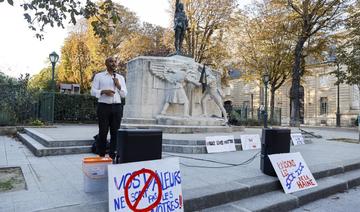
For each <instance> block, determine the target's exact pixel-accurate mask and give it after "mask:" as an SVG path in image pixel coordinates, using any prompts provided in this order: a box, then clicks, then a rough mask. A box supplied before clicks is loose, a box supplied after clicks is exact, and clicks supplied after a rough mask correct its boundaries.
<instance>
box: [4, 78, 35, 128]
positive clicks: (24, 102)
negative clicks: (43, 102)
mask: <svg viewBox="0 0 360 212" xmlns="http://www.w3.org/2000/svg"><path fill="white" fill-rule="evenodd" d="M29 78H30V75H29V74H26V75H21V76H20V78H18V79H17V80H16V81H15V82H12V81H10V82H9V83H6V84H0V90H1V92H0V108H1V112H2V113H3V118H4V119H8V124H14V123H21V124H24V123H26V122H27V121H28V120H29V119H31V118H32V117H34V116H35V115H36V105H35V104H36V95H35V93H34V92H32V91H31V90H29V89H28V83H29ZM6 124H7V123H5V125H6Z"/></svg>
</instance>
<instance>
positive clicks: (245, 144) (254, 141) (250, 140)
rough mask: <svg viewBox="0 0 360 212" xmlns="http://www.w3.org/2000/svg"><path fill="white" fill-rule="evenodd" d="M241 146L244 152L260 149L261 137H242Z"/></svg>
mask: <svg viewBox="0 0 360 212" xmlns="http://www.w3.org/2000/svg"><path fill="white" fill-rule="evenodd" d="M240 139H241V146H242V149H243V150H248V149H259V148H260V147H261V142H260V137H259V135H257V134H254V135H240Z"/></svg>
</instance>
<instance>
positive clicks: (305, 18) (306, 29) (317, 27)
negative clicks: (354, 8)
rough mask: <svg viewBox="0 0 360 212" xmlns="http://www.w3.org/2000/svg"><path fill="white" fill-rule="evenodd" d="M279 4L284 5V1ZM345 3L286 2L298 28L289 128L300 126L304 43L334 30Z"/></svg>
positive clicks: (333, 0) (322, 0)
mask: <svg viewBox="0 0 360 212" xmlns="http://www.w3.org/2000/svg"><path fill="white" fill-rule="evenodd" d="M280 2H282V3H283V4H286V3H285V1H284V0H280ZM346 3H347V0H303V1H296V0H287V5H288V6H289V7H290V8H291V10H292V11H293V12H294V13H293V21H294V22H293V24H294V25H297V26H298V27H299V28H298V29H299V30H298V31H297V41H296V46H295V49H294V63H293V67H292V89H291V91H292V94H291V95H290V96H292V97H293V98H291V107H292V108H291V121H290V125H291V126H299V125H300V99H299V97H300V92H299V88H300V76H301V70H302V68H301V67H302V65H301V64H302V61H303V50H304V46H305V43H306V42H308V40H309V38H310V37H313V36H315V35H317V33H320V32H327V31H328V30H330V29H334V28H335V27H336V26H337V25H338V24H339V22H340V20H341V15H342V13H343V9H344V7H345V6H346ZM324 35H325V36H326V35H327V33H324Z"/></svg>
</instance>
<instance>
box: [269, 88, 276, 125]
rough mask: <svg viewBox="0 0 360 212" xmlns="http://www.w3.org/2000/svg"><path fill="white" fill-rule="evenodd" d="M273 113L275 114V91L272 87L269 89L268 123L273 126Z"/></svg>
mask: <svg viewBox="0 0 360 212" xmlns="http://www.w3.org/2000/svg"><path fill="white" fill-rule="evenodd" d="M274 112H275V89H274V87H273V86H271V88H270V123H271V125H273V124H274Z"/></svg>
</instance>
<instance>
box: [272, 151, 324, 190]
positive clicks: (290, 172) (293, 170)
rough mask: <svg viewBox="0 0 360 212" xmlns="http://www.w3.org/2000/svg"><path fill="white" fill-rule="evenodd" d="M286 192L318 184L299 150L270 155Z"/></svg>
mask: <svg viewBox="0 0 360 212" xmlns="http://www.w3.org/2000/svg"><path fill="white" fill-rule="evenodd" d="M269 158H270V161H271V164H272V165H273V167H274V169H275V172H276V175H277V176H278V178H279V180H280V183H281V186H282V187H283V189H284V191H285V193H293V192H296V191H301V190H305V189H308V188H312V187H315V186H317V183H316V181H315V178H314V177H313V175H312V174H311V172H310V169H309V168H308V166H307V165H306V163H305V161H304V159H303V157H302V156H301V154H300V153H299V152H295V153H285V154H274V155H269Z"/></svg>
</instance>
